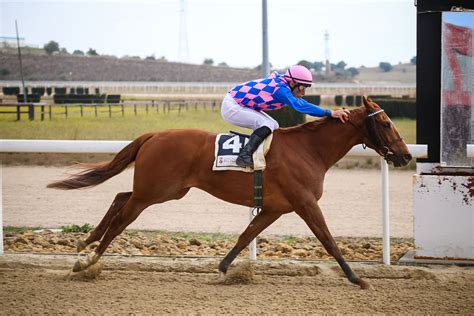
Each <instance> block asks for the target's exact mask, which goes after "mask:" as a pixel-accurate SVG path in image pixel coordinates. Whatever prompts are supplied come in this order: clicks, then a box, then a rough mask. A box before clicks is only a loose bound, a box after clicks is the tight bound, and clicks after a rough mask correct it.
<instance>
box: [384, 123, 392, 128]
mask: <svg viewBox="0 0 474 316" xmlns="http://www.w3.org/2000/svg"><path fill="white" fill-rule="evenodd" d="M383 126H384V127H385V128H390V126H391V125H390V122H387V123H383Z"/></svg>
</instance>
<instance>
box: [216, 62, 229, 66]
mask: <svg viewBox="0 0 474 316" xmlns="http://www.w3.org/2000/svg"><path fill="white" fill-rule="evenodd" d="M217 66H219V67H229V65H227V63H226V62H221V63H219V65H217Z"/></svg>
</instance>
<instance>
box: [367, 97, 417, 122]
mask: <svg viewBox="0 0 474 316" xmlns="http://www.w3.org/2000/svg"><path fill="white" fill-rule="evenodd" d="M372 100H373V101H374V102H375V103H377V104H378V105H380V107H381V108H382V109H384V110H385V113H387V115H388V116H390V117H392V118H393V117H404V118H410V119H416V99H402V98H399V99H394V98H391V99H389V98H374V99H372Z"/></svg>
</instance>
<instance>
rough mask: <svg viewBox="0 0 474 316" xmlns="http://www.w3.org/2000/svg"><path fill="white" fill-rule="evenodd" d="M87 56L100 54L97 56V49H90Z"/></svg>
mask: <svg viewBox="0 0 474 316" xmlns="http://www.w3.org/2000/svg"><path fill="white" fill-rule="evenodd" d="M87 55H88V56H99V54H97V51H96V50H95V49H92V48H89V50H88V51H87Z"/></svg>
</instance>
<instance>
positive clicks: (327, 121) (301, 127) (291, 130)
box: [278, 106, 365, 134]
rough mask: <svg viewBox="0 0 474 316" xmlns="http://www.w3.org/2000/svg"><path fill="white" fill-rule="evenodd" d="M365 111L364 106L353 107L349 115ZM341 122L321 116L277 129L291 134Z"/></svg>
mask: <svg viewBox="0 0 474 316" xmlns="http://www.w3.org/2000/svg"><path fill="white" fill-rule="evenodd" d="M362 111H365V107H364V106H360V107H357V108H355V109H352V110H350V112H351V116H352V115H357V114H359V113H360V112H362ZM340 123H341V122H340V121H339V120H334V119H330V118H328V117H325V118H322V119H316V120H313V121H310V122H306V123H303V124H300V125H297V126H292V127H284V128H279V129H278V131H280V132H281V133H282V134H291V133H297V132H301V131H304V130H311V131H314V130H318V129H321V128H324V127H325V126H329V125H334V124H340Z"/></svg>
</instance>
